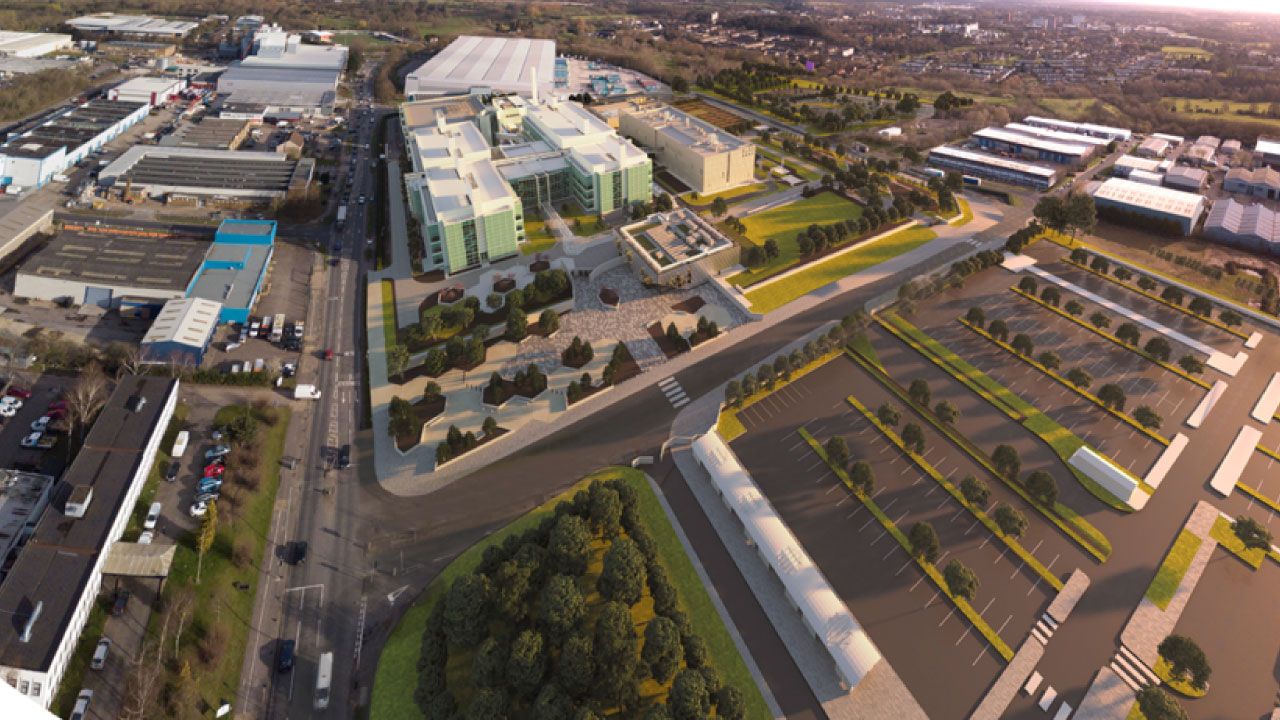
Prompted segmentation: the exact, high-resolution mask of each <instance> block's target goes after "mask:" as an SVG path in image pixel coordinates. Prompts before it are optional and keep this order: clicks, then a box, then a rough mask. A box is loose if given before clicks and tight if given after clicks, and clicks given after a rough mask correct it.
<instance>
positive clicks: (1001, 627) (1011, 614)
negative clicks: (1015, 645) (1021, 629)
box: [996, 613, 1013, 635]
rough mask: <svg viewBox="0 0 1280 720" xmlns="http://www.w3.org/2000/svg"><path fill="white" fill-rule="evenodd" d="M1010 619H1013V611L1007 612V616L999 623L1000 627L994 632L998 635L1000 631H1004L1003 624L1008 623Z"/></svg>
mask: <svg viewBox="0 0 1280 720" xmlns="http://www.w3.org/2000/svg"><path fill="white" fill-rule="evenodd" d="M1012 619H1013V613H1009V617H1007V618H1005V619H1004V622H1002V623H1000V629H999V630H996V634H997V635H999V634H1000V633H1002V632H1004V626H1005V625H1008V624H1009V621H1010V620H1012Z"/></svg>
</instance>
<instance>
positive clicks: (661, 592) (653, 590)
mask: <svg viewBox="0 0 1280 720" xmlns="http://www.w3.org/2000/svg"><path fill="white" fill-rule="evenodd" d="M647 572H648V575H649V577H648V579H647V581H646V582H647V583H648V584H649V597H651V598H653V611H654V612H655V613H657V614H658V615H662V616H663V617H666V616H669V615H671V614H672V613H674V612H676V610H677V607H678V605H679V602H678V600H679V596H678V594H677V592H676V586H675V585H672V584H671V581H670V580H669V579H668V578H667V571H666V569H664V568H663V567H662V564H661V563H656V562H651V563H650V564H649V569H648V571H647Z"/></svg>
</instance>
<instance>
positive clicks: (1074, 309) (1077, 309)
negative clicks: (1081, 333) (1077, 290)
mask: <svg viewBox="0 0 1280 720" xmlns="http://www.w3.org/2000/svg"><path fill="white" fill-rule="evenodd" d="M1062 309H1063V310H1065V311H1066V312H1067V314H1068V315H1070V316H1071V317H1080V315H1081V314H1082V313H1084V305H1081V304H1080V303H1079V301H1076V300H1068V301H1067V304H1066V305H1064V306H1063V307H1062Z"/></svg>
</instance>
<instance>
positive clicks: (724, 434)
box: [716, 350, 842, 443]
mask: <svg viewBox="0 0 1280 720" xmlns="http://www.w3.org/2000/svg"><path fill="white" fill-rule="evenodd" d="M841 352H842V351H840V350H834V351H832V352H829V353H827V354H825V355H819V356H818V357H817V358H816V359H814V361H813V362H811V363H809V364H808V365H805V366H804V367H802V368H800V369H799V370H795V371H792V373H791V379H790V380H782V379H781V378H779V379H778V380H777V381H775V382H774V385H773V387H771V388H760V389H759V390H758V391H756V393H755V394H754V395H752V396H750V397H748V398H744V399H743V401H742V404H741V405H739V406H738V407H732V406H729V407H724V408H722V409H721V410H720V417H719V418H718V419H717V420H716V432H718V433H720V437H721V438H723V439H724V441H725V442H726V443H728V442H732V441H734V440H735V439H737V438H738V437H739V436H740V435H742V434H743V433H745V432H746V431H747V428H746V426H744V425H743V424H742V421H741V420H739V419H738V413H740V412H742V411H743V410H746V409H747V408H749V407H751V406H752V405H755V404H756V403H757V402H760V401H761V400H763V399H765V397H767V396H769V395H772V394H773V393H774V392H776V391H778V390H781V389H782V388H784V387H786V386H787V385H790V384H791V383H793V382H795V381H797V380H799V379H800V378H802V377H804V376H805V375H808V374H809V373H811V372H813V371H814V370H817V369H818V368H820V367H822V366H823V365H825V364H827V363H828V362H830V361H831V360H834V359H835V358H836V357H838V356H839V355H840V353H841ZM752 372H754V370H753V371H752Z"/></svg>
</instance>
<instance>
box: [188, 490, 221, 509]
mask: <svg viewBox="0 0 1280 720" xmlns="http://www.w3.org/2000/svg"><path fill="white" fill-rule="evenodd" d="M218 496H219V492H218V489H217V488H215V489H213V490H211V491H209V492H203V493H200V494H199V495H196V496H195V499H193V500H192V501H191V502H197V503H201V502H202V503H204V504H206V505H207V504H209V503H211V502H213V501H214V500H217V499H218Z"/></svg>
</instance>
